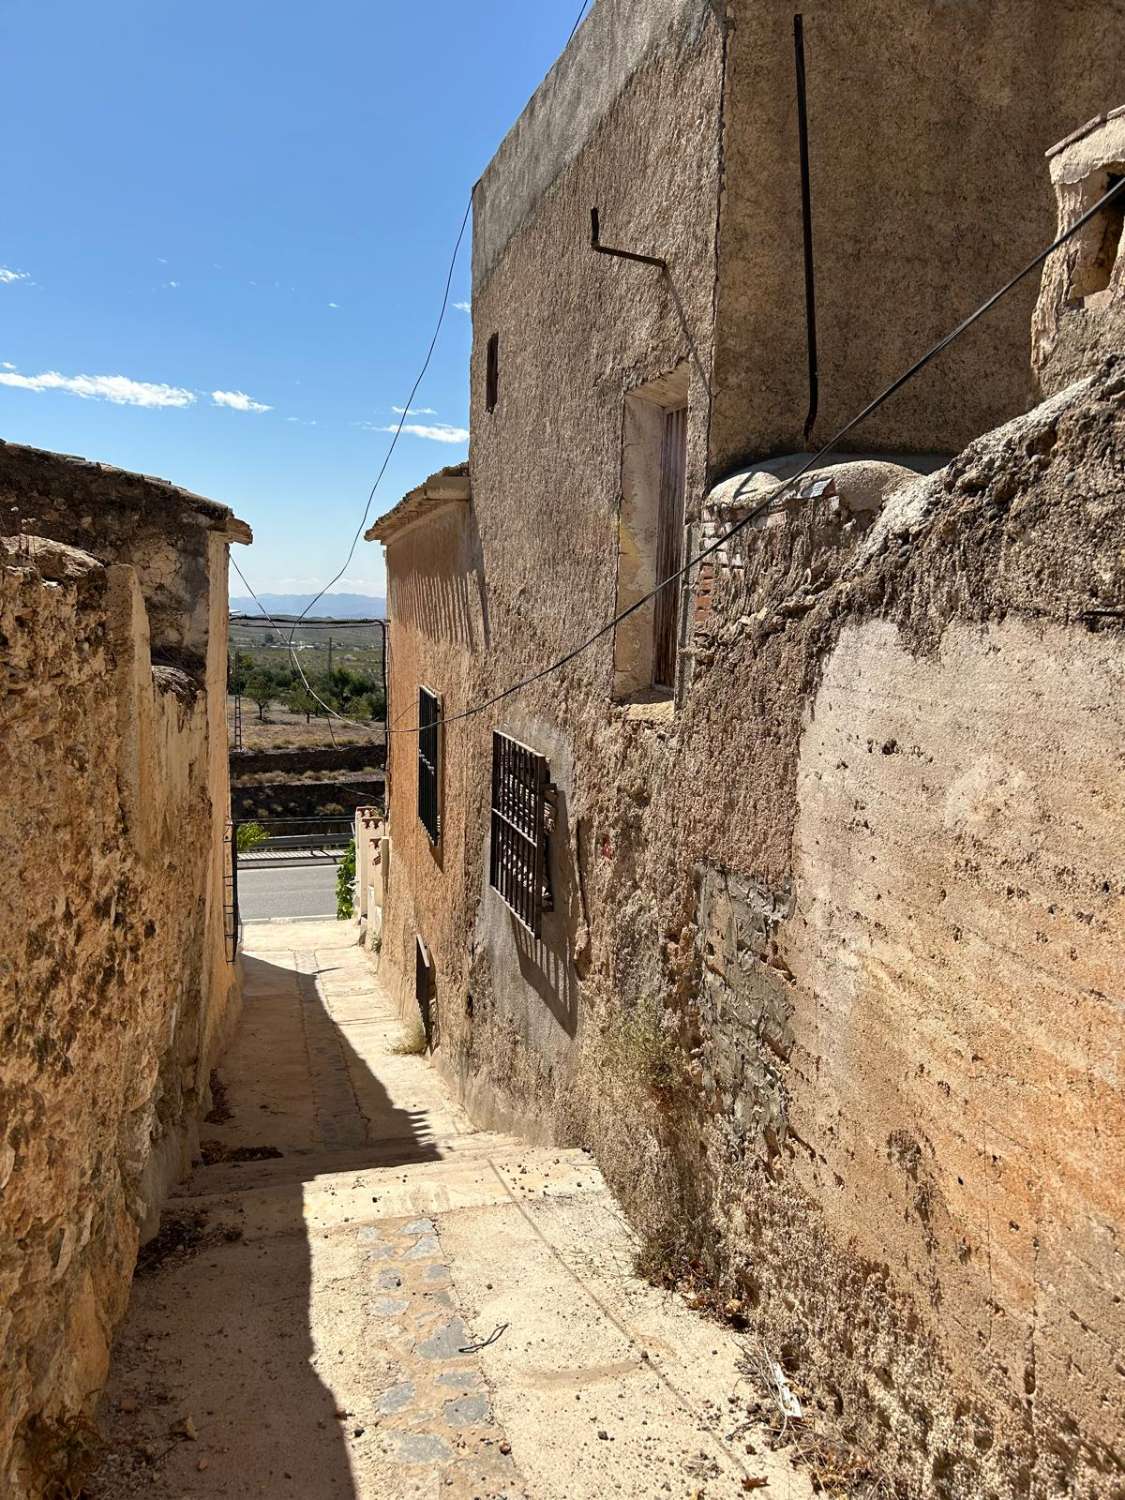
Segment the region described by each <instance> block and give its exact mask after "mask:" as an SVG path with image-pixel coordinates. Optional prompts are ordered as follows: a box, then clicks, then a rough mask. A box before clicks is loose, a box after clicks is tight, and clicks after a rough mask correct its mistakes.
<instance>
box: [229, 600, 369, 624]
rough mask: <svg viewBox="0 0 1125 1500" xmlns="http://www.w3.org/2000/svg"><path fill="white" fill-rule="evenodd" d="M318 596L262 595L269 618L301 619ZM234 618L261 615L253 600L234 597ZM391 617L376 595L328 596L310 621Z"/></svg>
mask: <svg viewBox="0 0 1125 1500" xmlns="http://www.w3.org/2000/svg"><path fill="white" fill-rule="evenodd" d="M314 598H316V596H315V594H259V595H258V599H259V600H260V601H261V603H262V605H263V606H264V608H265V610H266V612H267V614H271V615H299V614H301V612H302V611H303V610H304V608H305V606H306V605H307V604H308V603H309V602H310V600H312V599H314ZM230 610H231V614H233V615H260V614H261V612H262V611H261V610H260V609H259V608H258V605H257V603H256V602H255V601H254V600H253V599H250V598H244V597H236V596H232V597H231V601H230ZM386 613H387V601H386V600H385V599H379V598H377V597H376V596H375V595H374V594H325V595H324V597H323V598H322V599H317V602H316V604H315V605H314V606H313V609H312V611H311V613H310V614H309V615H308V618H309V619H310V620H381V619H383V618H384V616H385V615H386Z"/></svg>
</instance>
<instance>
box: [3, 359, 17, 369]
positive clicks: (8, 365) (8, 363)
mask: <svg viewBox="0 0 1125 1500" xmlns="http://www.w3.org/2000/svg"><path fill="white" fill-rule="evenodd" d="M3 367H4V369H5V370H14V369H15V368H16V367H15V365H14V364H13V363H12V361H11V360H10V359H6V360H5V361H4V366H3Z"/></svg>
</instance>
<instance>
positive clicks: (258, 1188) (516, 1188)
mask: <svg viewBox="0 0 1125 1500" xmlns="http://www.w3.org/2000/svg"><path fill="white" fill-rule="evenodd" d="M467 1139H468V1138H466V1137H464V1136H461V1137H457V1138H456V1139H455V1141H453V1142H443V1143H441V1147H442V1149H443V1150H444V1149H445V1148H446V1147H455V1146H464V1145H466V1143H467ZM472 1139H473V1144H472V1146H471V1147H469V1148H468V1149H449V1150H448V1153H447V1154H446V1155H443V1156H441V1157H439V1158H437V1159H435V1160H432V1161H418V1160H414V1161H412V1162H410V1163H409V1164H405V1163H397V1164H395V1165H382V1166H377V1165H376V1166H373V1165H370V1164H368V1165H356V1166H354V1167H349V1168H344V1169H338V1170H332V1171H322V1172H320V1173H316V1174H314V1175H310V1176H308V1177H305V1178H294V1177H290V1178H288V1179H285V1178H275V1179H274V1180H273V1181H258V1182H254V1183H244V1182H241V1181H239V1182H236V1183H235V1184H234V1185H232V1186H225V1187H216V1188H215V1189H214V1190H207V1191H203V1192H196V1193H188V1194H182V1195H181V1196H179V1197H177V1198H176V1199H175V1200H173V1202H172V1203H171V1204H170V1205H169V1207H170V1208H171V1209H173V1211H175V1210H181V1211H183V1210H191V1209H205V1210H206V1211H207V1212H208V1214H209V1215H210V1216H211V1217H212V1218H213V1219H214V1220H215V1222H216V1223H221V1222H222V1221H223V1219H224V1216H227V1217H229V1221H230V1223H231V1224H232V1226H237V1227H238V1228H239V1229H241V1231H242V1238H243V1239H244V1240H245V1241H247V1242H254V1241H256V1240H261V1239H267V1238H269V1237H271V1236H273V1235H277V1234H285V1233H297V1234H307V1235H316V1234H324V1233H327V1232H329V1231H331V1230H333V1229H336V1228H338V1227H340V1226H341V1225H345V1224H346V1225H349V1226H350V1227H351V1228H352V1229H354V1228H355V1227H356V1226H360V1225H363V1224H369V1223H375V1222H377V1221H379V1220H381V1219H398V1218H404V1217H412V1216H417V1217H427V1218H428V1217H431V1216H433V1215H435V1214H438V1215H440V1214H446V1213H451V1212H454V1211H456V1210H459V1209H471V1208H486V1207H489V1206H493V1205H497V1204H521V1203H532V1202H541V1201H543V1200H544V1199H561V1198H573V1197H575V1196H576V1195H586V1194H591V1193H593V1194H604V1193H607V1192H608V1189H607V1188H606V1186H605V1183H604V1182H603V1180H602V1177H601V1174H600V1173H599V1171H598V1169H597V1167H596V1166H595V1164H594V1161H593V1158H592V1157H590V1156H589V1155H588V1154H587V1153H586V1152H585V1151H582V1150H579V1149H577V1148H572V1149H561V1150H560V1149H557V1148H553V1147H547V1146H543V1147H528V1146H526V1145H521V1144H519V1143H518V1142H515V1141H513V1139H512V1138H511V1137H506V1136H499V1135H495V1136H493V1135H489V1134H488V1133H487V1132H482V1133H481V1134H480V1135H478V1136H476V1137H474V1138H472ZM334 1166H335V1167H336V1168H339V1163H338V1161H337V1162H335V1163H334Z"/></svg>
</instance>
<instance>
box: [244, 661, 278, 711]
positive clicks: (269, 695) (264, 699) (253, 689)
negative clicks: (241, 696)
mask: <svg viewBox="0 0 1125 1500" xmlns="http://www.w3.org/2000/svg"><path fill="white" fill-rule="evenodd" d="M243 691H244V692H245V694H246V696H247V697H248V698H249V699H250V701H251V703H255V704H257V706H258V718H259V719H260V720H261V722H262V723H263V724H264V723H265V722H266V709H267V708H269V706H270V704H271V703H272V702H273V697H274V683H273V677H272V675H271V674H270V673H269V672H267V671H263V670H262V668H261V667H255V669H254V670H253V672H251V673H250V676H249V677H248V678H247V679H246V686H245V688H244V689H243Z"/></svg>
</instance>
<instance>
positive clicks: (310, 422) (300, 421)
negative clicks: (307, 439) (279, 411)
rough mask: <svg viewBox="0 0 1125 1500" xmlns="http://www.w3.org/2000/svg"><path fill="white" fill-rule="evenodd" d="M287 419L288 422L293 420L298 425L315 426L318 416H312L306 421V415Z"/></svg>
mask: <svg viewBox="0 0 1125 1500" xmlns="http://www.w3.org/2000/svg"><path fill="white" fill-rule="evenodd" d="M285 420H286V421H287V422H293V423H295V424H296V425H297V426H298V427H315V426H316V418H315V417H312V418H311V419H309V420H307V421H306V419H305V418H304V417H286V418H285Z"/></svg>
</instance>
